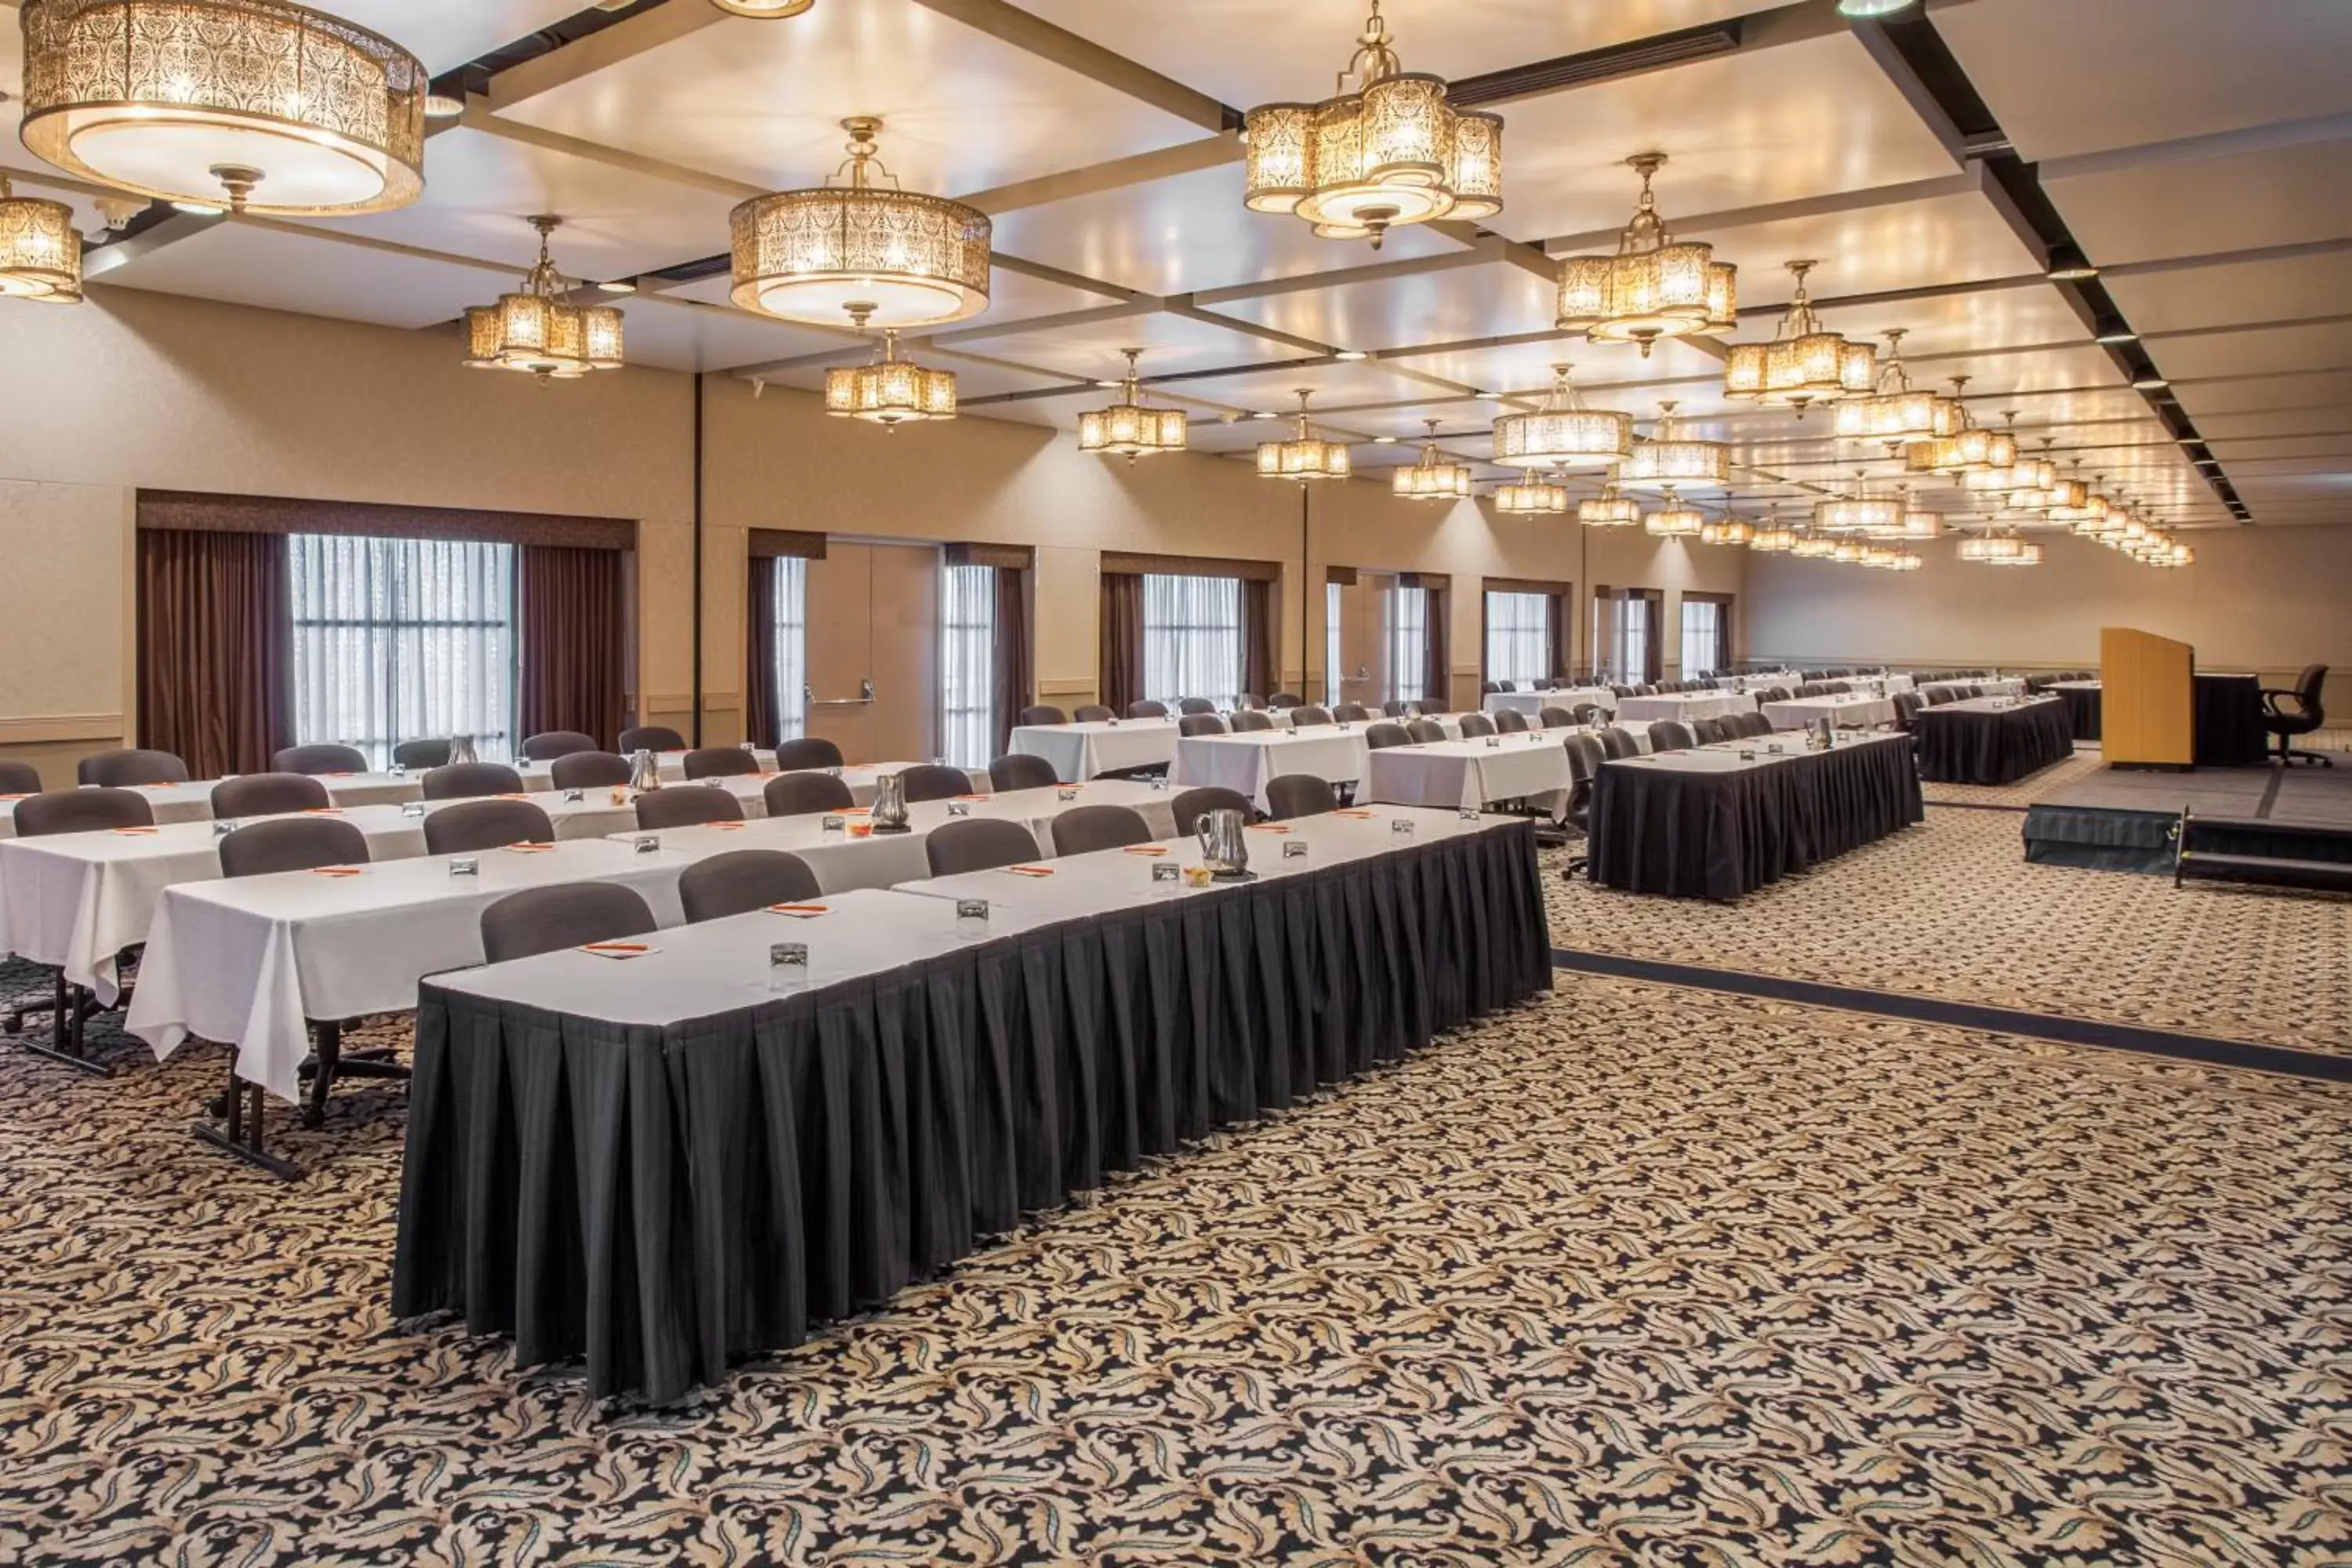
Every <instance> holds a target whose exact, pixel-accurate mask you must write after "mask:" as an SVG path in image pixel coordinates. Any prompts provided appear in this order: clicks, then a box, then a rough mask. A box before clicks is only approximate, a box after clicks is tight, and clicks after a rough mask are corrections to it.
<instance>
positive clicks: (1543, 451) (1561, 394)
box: [1495, 364, 1633, 468]
mask: <svg viewBox="0 0 2352 1568" xmlns="http://www.w3.org/2000/svg"><path fill="white" fill-rule="evenodd" d="M1575 369H1576V367H1575V366H1573V365H1567V364H1556V365H1554V366H1552V367H1551V372H1552V386H1551V395H1549V397H1547V398H1545V399H1544V405H1543V406H1542V407H1541V408H1538V410H1536V411H1535V412H1534V413H1533V414H1506V415H1505V416H1503V417H1501V418H1500V419H1497V420H1496V421H1495V461H1496V462H1498V463H1502V464H1506V465H1507V466H1509V467H1511V468H1614V467H1616V466H1617V465H1618V464H1619V463H1621V462H1623V461H1624V460H1625V456H1626V454H1627V453H1629V452H1631V451H1632V450H1633V416H1632V415H1630V414H1619V413H1615V412H1613V411H1612V410H1610V409H1605V408H1587V407H1585V406H1584V399H1583V398H1582V397H1581V396H1580V395H1578V393H1577V390H1576V384H1575V382H1574V380H1573V379H1572V377H1573V376H1574V374H1575Z"/></svg>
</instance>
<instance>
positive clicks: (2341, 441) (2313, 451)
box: [2209, 430, 2352, 468]
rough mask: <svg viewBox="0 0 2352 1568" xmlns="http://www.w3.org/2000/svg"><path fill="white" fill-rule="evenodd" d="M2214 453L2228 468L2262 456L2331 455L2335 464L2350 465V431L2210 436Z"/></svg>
mask: <svg viewBox="0 0 2352 1568" xmlns="http://www.w3.org/2000/svg"><path fill="white" fill-rule="evenodd" d="M2209 439H2210V441H2211V444H2212V448H2213V455H2214V456H2215V457H2217V458H2221V461H2222V462H2223V463H2224V464H2225V465H2228V466H2230V467H2232V468H2234V467H2236V466H2237V465H2238V464H2239V463H2240V462H2242V461H2245V460H2249V459H2253V458H2336V459H2337V466H2338V467H2343V468H2352V430H2336V431H2330V432H2328V433H2326V434H2324V435H2315V436H2265V437H2252V438H2231V437H2220V436H2216V437H2209Z"/></svg>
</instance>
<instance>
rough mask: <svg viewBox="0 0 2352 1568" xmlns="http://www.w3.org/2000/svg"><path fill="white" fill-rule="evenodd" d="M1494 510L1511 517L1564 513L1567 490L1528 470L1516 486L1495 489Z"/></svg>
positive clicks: (1566, 507) (1501, 486) (1532, 470)
mask: <svg viewBox="0 0 2352 1568" xmlns="http://www.w3.org/2000/svg"><path fill="white" fill-rule="evenodd" d="M1495 510H1496V511H1499V512H1506V513H1508V514H1509V515H1510V516H1513V517H1534V516H1538V515H1540V514H1545V513H1559V512H1565V511H1567V510H1568V488H1567V487H1566V486H1565V485H1555V484H1552V483H1550V482H1549V481H1547V480H1544V479H1538V478H1536V476H1535V470H1534V469H1532V468H1530V469H1528V471H1527V473H1526V475H1525V477H1524V478H1522V479H1520V480H1519V482H1518V483H1517V484H1515V485H1500V486H1497V487H1496V490H1495Z"/></svg>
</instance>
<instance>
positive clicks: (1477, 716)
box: [1461, 713, 1495, 741]
mask: <svg viewBox="0 0 2352 1568" xmlns="http://www.w3.org/2000/svg"><path fill="white" fill-rule="evenodd" d="M1461 724H1462V738H1463V739H1464V740H1465V741H1483V740H1485V739H1486V737H1487V736H1489V735H1491V734H1493V733H1494V732H1495V721H1493V720H1492V719H1489V718H1487V717H1486V715H1485V714H1484V713H1465V714H1464V715H1462V719H1461Z"/></svg>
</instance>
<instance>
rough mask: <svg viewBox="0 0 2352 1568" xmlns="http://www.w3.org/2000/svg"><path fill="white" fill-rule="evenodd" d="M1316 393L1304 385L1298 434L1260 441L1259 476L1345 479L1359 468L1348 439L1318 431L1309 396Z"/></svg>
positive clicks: (1299, 479) (1303, 479) (1299, 395)
mask: <svg viewBox="0 0 2352 1568" xmlns="http://www.w3.org/2000/svg"><path fill="white" fill-rule="evenodd" d="M1313 395H1314V394H1313V393H1312V392H1309V391H1308V390H1307V389H1306V388H1304V387H1301V388H1300V389H1299V392H1298V434H1297V436H1295V437H1292V438H1291V439H1289V440H1287V441H1261V442H1259V443H1258V447H1257V471H1258V477H1259V478H1261V479H1296V480H1297V481H1298V482H1299V483H1300V484H1302V485H1303V484H1307V483H1309V482H1310V481H1312V480H1315V479H1346V478H1347V477H1348V476H1349V475H1350V474H1352V473H1354V472H1355V471H1356V465H1355V459H1354V458H1353V457H1351V456H1350V455H1349V451H1348V444H1347V443H1346V442H1344V441H1326V440H1323V439H1321V438H1320V437H1318V436H1317V435H1316V434H1315V427H1314V426H1313V425H1312V424H1311V423H1310V422H1309V421H1308V419H1307V399H1308V398H1309V397H1312V396H1313Z"/></svg>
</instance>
